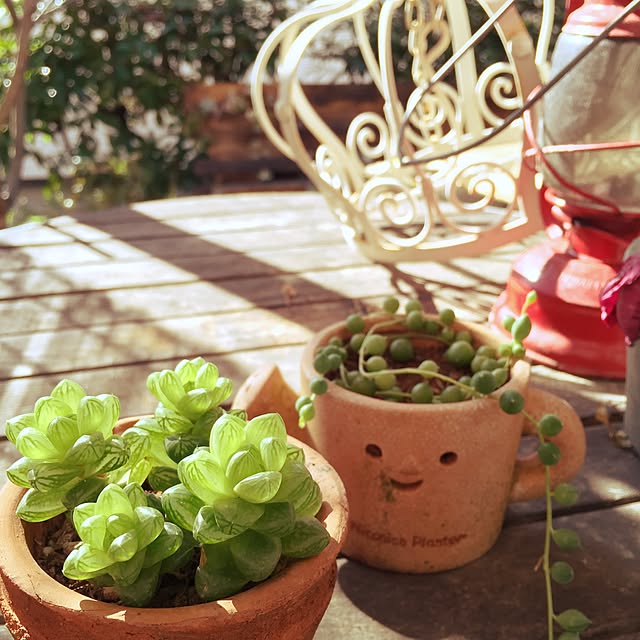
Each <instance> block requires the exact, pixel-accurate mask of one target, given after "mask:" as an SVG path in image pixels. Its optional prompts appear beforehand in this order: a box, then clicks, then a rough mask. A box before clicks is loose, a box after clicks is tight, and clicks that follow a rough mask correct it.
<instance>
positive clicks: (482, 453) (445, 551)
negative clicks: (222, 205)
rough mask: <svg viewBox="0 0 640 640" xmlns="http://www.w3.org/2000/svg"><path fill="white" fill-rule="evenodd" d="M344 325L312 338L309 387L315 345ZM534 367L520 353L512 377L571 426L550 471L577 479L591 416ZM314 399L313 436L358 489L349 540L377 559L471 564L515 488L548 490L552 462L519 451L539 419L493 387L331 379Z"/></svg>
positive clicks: (539, 410)
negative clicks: (509, 405)
mask: <svg viewBox="0 0 640 640" xmlns="http://www.w3.org/2000/svg"><path fill="white" fill-rule="evenodd" d="M458 324H459V326H458V328H466V329H468V330H469V331H471V333H472V335H473V336H474V339H475V340H477V339H478V338H479V339H480V341H481V342H482V343H485V344H492V345H495V346H497V344H498V343H499V339H498V338H497V337H496V336H495V335H494V334H493V333H490V332H489V331H488V330H487V329H485V328H484V327H481V326H480V325H474V324H471V323H458ZM334 335H340V336H341V337H342V338H344V337H346V336H347V335H349V334H348V333H347V331H346V329H345V327H344V324H343V323H340V324H336V325H333V326H331V327H328V328H327V329H325V330H324V331H322V332H320V333H319V334H318V335H317V336H316V337H315V338H314V339H313V340H312V341H311V342H310V343H309V344H308V345H307V347H306V349H305V351H304V353H303V358H302V386H303V389H302V391H303V393H309V389H308V382H309V380H310V379H311V378H313V377H315V376H317V373H316V372H315V371H314V369H313V365H312V361H313V356H314V354H315V353H316V349H317V348H318V346H320V345H323V344H326V343H327V342H328V340H329V338H331V337H332V336H334ZM529 374H530V367H529V365H528V364H527V363H525V362H523V361H519V362H517V363H516V364H515V365H514V366H513V367H512V369H511V377H510V380H509V382H508V383H507V384H506V386H504V387H502V389H517V390H518V391H520V393H522V394H523V396H524V397H525V398H526V400H527V404H526V410H527V411H529V412H530V413H532V414H534V415H537V416H541V415H543V414H545V413H555V414H557V415H559V417H560V418H561V420H562V421H563V423H564V428H563V430H562V431H561V433H560V434H559V436H557V437H556V438H554V441H555V442H556V443H557V444H558V445H559V446H560V449H561V451H562V459H561V462H560V463H559V464H558V465H556V466H554V467H551V472H552V479H553V482H556V483H557V482H559V481H567V480H569V479H570V478H572V477H573V476H574V475H575V474H576V473H577V472H578V470H579V469H580V467H581V465H582V463H583V461H584V455H585V434H584V429H583V427H582V423H581V421H580V419H579V417H578V416H577V414H576V413H575V412H574V411H573V409H572V408H571V407H570V406H569V405H568V404H567V403H566V402H565V401H563V400H562V399H560V398H558V397H557V396H554V395H552V394H549V393H546V392H543V391H540V390H537V389H534V388H531V387H530V386H529ZM314 405H315V409H316V417H315V418H314V419H313V420H312V421H311V422H310V424H309V425H308V426H307V430H308V438H309V441H310V442H311V445H312V446H313V447H314V448H316V449H317V450H318V451H320V452H321V453H322V455H323V456H325V458H327V460H329V462H330V463H331V465H332V466H333V467H334V468H335V469H336V471H337V472H338V474H339V475H340V477H341V478H342V480H343V482H344V484H345V487H346V490H347V498H348V500H349V513H350V523H349V534H348V536H347V540H346V542H345V545H344V548H343V552H344V553H345V555H347V556H349V557H351V558H353V559H356V560H360V561H362V562H364V563H366V564H368V565H371V566H374V567H378V568H382V569H389V570H393V571H402V572H408V573H428V572H435V571H441V570H444V569H451V568H453V567H457V566H460V565H463V564H465V563H467V562H470V561H472V560H474V559H476V558H478V557H479V556H481V555H482V554H484V553H485V552H486V551H488V550H489V549H490V548H491V546H492V545H493V544H494V542H495V541H496V539H497V537H498V535H499V533H500V531H501V528H502V523H503V520H504V516H505V511H506V508H507V505H508V503H509V501H510V500H527V499H530V498H533V497H538V496H541V495H543V494H544V481H545V478H544V467H543V465H542V464H541V463H540V462H539V460H538V458H537V455H536V453H535V452H534V453H532V454H531V455H530V456H528V457H527V458H525V459H519V458H518V448H519V445H520V442H521V437H522V435H523V433H524V432H526V431H528V430H531V429H532V426H531V423H530V422H529V421H527V420H524V419H523V417H522V414H517V415H508V414H506V413H504V412H503V411H502V410H501V409H500V408H499V406H498V403H497V402H496V401H495V400H494V399H491V398H482V399H474V400H469V401H465V402H455V403H450V404H400V403H394V402H389V401H385V400H381V399H377V398H371V397H367V396H364V395H360V394H357V393H354V392H352V391H348V390H346V389H343V388H341V387H339V386H338V385H336V384H334V383H329V390H328V391H327V393H325V394H323V395H321V396H318V397H317V398H316V399H315V401H314Z"/></svg>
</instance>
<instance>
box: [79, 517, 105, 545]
mask: <svg viewBox="0 0 640 640" xmlns="http://www.w3.org/2000/svg"><path fill="white" fill-rule="evenodd" d="M76 531H77V532H78V535H79V536H80V540H82V542H86V543H87V544H88V545H90V546H91V547H95V548H96V549H104V548H105V541H106V539H107V516H105V515H104V514H102V513H98V514H95V515H92V516H89V517H88V518H85V519H84V520H82V522H80V526H79V527H76ZM110 537H111V536H110ZM107 546H108V545H107Z"/></svg>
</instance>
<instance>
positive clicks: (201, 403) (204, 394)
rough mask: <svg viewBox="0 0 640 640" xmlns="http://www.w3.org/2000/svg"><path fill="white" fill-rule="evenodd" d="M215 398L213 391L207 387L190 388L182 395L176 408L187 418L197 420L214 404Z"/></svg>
mask: <svg viewBox="0 0 640 640" xmlns="http://www.w3.org/2000/svg"><path fill="white" fill-rule="evenodd" d="M215 400H216V399H215V398H214V393H213V391H210V390H209V389H192V390H191V391H188V392H187V393H186V395H184V396H182V398H181V400H180V402H178V404H177V405H176V408H177V410H178V411H179V412H180V413H182V414H183V415H184V416H186V417H187V418H189V420H197V419H198V418H199V417H200V416H201V415H202V414H203V413H205V412H206V411H208V410H209V409H210V408H211V407H212V406H213V405H214V404H216V401H215Z"/></svg>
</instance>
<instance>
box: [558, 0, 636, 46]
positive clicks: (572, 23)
mask: <svg viewBox="0 0 640 640" xmlns="http://www.w3.org/2000/svg"><path fill="white" fill-rule="evenodd" d="M627 4H628V2H626V0H585V2H584V4H583V2H582V0H567V3H566V8H565V15H566V16H567V17H566V20H565V24H564V26H563V27H562V32H563V33H570V34H572V35H580V36H594V37H595V36H597V35H598V34H599V33H600V32H601V31H602V30H603V29H604V27H606V26H607V25H608V24H609V23H610V22H611V21H612V20H613V19H615V18H616V17H617V16H618V15H619V14H620V12H621V11H622V10H623V9H624V8H625V7H626V6H627ZM608 37H609V38H638V39H640V9H638V10H636V11H634V12H633V13H631V14H629V15H628V16H627V17H626V18H625V19H624V20H623V21H622V22H621V23H620V24H619V25H618V26H617V27H616V28H615V29H614V30H613V31H611V33H610V34H609V36H608Z"/></svg>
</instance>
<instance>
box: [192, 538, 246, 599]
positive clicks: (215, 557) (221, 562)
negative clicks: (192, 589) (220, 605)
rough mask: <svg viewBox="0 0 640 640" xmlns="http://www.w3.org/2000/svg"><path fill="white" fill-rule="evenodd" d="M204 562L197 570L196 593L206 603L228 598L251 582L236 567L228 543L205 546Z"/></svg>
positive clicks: (203, 549) (203, 550)
mask: <svg viewBox="0 0 640 640" xmlns="http://www.w3.org/2000/svg"><path fill="white" fill-rule="evenodd" d="M202 557H203V560H204V562H202V563H201V564H200V566H199V567H198V569H197V570H196V578H195V584H196V591H197V592H198V595H199V596H200V597H201V598H202V599H203V600H205V601H207V602H209V601H211V600H219V599H220V598H226V597H228V596H230V595H233V594H234V593H237V592H238V591H240V590H241V589H242V588H243V587H244V586H245V585H246V584H247V582H249V581H248V580H247V579H246V578H245V577H244V576H243V575H242V574H241V573H240V572H239V571H238V570H237V569H236V567H235V564H234V562H233V558H232V557H231V551H230V549H229V546H228V544H227V543H221V544H215V545H205V546H204V547H203V548H202Z"/></svg>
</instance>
